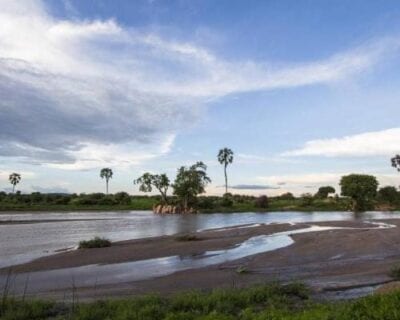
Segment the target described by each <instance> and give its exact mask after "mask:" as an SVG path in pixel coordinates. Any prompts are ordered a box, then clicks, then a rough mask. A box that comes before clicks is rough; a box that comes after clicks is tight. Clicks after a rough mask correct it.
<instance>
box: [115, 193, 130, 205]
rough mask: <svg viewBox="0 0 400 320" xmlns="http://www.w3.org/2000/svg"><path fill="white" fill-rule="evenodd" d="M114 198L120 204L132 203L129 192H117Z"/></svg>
mask: <svg viewBox="0 0 400 320" xmlns="http://www.w3.org/2000/svg"><path fill="white" fill-rule="evenodd" d="M114 200H115V201H116V202H117V203H118V204H130V203H131V197H130V195H129V194H128V193H126V192H117V193H116V194H115V195H114Z"/></svg>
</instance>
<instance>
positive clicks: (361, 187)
mask: <svg viewBox="0 0 400 320" xmlns="http://www.w3.org/2000/svg"><path fill="white" fill-rule="evenodd" d="M378 185H379V183H378V181H377V180H376V178H375V177H374V176H370V175H365V174H350V175H347V176H343V177H342V179H341V180H340V186H341V188H342V195H343V196H346V197H350V198H351V199H352V200H353V211H355V212H361V211H365V209H367V208H368V206H369V205H370V202H371V200H373V199H374V198H375V197H376V194H377V189H378Z"/></svg>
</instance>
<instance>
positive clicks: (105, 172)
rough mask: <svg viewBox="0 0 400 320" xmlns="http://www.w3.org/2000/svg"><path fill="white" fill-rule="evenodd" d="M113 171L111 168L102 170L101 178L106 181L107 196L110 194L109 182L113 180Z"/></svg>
mask: <svg viewBox="0 0 400 320" xmlns="http://www.w3.org/2000/svg"><path fill="white" fill-rule="evenodd" d="M112 176H113V171H112V170H111V169H110V168H103V169H101V170H100V178H102V179H106V194H108V181H109V180H110V179H111V178H112Z"/></svg>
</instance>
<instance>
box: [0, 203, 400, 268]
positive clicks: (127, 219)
mask: <svg viewBox="0 0 400 320" xmlns="http://www.w3.org/2000/svg"><path fill="white" fill-rule="evenodd" d="M386 218H388V219H390V218H400V213H396V212H394V213H389V212H369V213H364V214H361V215H355V214H353V213H349V212H312V213H308V212H269V213H252V212H248V213H230V214H226V213H214V214H197V215H155V214H153V213H152V212H150V211H116V212H62V213H60V212H58V213H57V212H26V213H12V212H4V213H2V214H0V267H6V266H11V265H15V264H18V263H23V262H28V261H30V260H32V259H35V258H38V257H41V256H45V255H50V254H54V253H55V252H57V251H58V250H63V249H71V248H75V247H76V246H77V244H78V243H79V241H81V240H88V239H91V238H93V237H94V236H100V237H106V238H108V239H111V240H112V241H118V240H128V239H138V238H146V237H155V236H162V235H173V234H178V233H188V232H195V231H199V230H205V229H214V228H226V227H233V226H238V225H245V224H259V223H264V224H268V223H298V222H317V221H345V220H347V221H349V220H368V219H386Z"/></svg>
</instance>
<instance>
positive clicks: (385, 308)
mask: <svg viewBox="0 0 400 320" xmlns="http://www.w3.org/2000/svg"><path fill="white" fill-rule="evenodd" d="M399 307H400V292H395V293H391V294H386V295H376V296H370V297H366V298H362V299H358V300H354V301H347V302H340V303H316V302H313V301H312V300H310V299H309V298H308V291H307V289H306V288H305V287H304V286H302V285H300V284H292V285H288V286H279V285H268V286H259V287H253V288H248V289H231V290H214V291H213V292H211V293H198V292H192V293H184V294H179V295H176V296H173V297H169V298H162V297H159V296H146V297H140V298H128V299H118V300H106V301H98V302H93V303H87V304H74V305H71V304H69V305H67V304H60V303H59V304H57V303H53V302H49V301H39V300H38V301H26V302H21V301H17V300H10V299H6V300H5V301H4V302H3V303H1V304H0V316H1V319H4V320H28V319H29V320H36V319H59V320H62V319H63V320H66V319H74V320H100V319H107V320H128V319H132V320H153V319H154V320H162V319H165V320H233V319H240V320H261V319H265V320H266V319H271V320H272V319H274V320H278V319H285V320H294V319H296V320H322V319H324V320H328V319H329V320H333V319H343V320H361V319H365V320H367V319H368V320H372V319H376V320H378V319H379V320H383V319H393V320H395V319H400V308H399Z"/></svg>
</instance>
